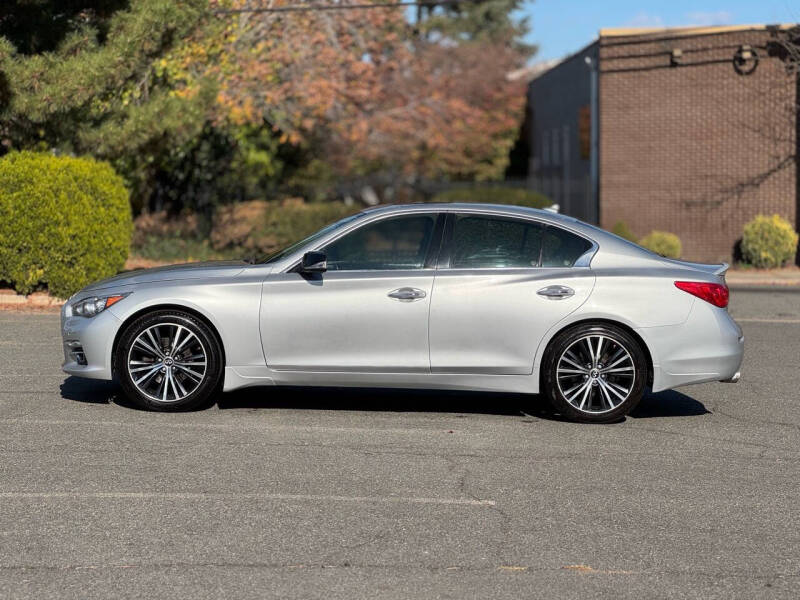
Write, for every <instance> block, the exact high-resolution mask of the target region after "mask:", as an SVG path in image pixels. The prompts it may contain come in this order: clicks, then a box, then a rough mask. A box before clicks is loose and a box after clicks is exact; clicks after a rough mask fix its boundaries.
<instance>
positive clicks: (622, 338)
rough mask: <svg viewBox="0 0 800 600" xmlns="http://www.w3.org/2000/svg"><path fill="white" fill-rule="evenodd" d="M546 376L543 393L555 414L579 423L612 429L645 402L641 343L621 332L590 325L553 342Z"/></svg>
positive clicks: (544, 367) (643, 352) (549, 350)
mask: <svg viewBox="0 0 800 600" xmlns="http://www.w3.org/2000/svg"><path fill="white" fill-rule="evenodd" d="M598 349H599V352H598ZM542 375H543V377H542V380H543V381H542V383H543V387H544V390H543V391H544V393H545V395H546V396H547V399H548V401H549V402H550V404H551V405H552V406H553V408H554V409H555V410H556V412H558V413H560V414H561V415H563V416H565V417H567V418H568V419H570V420H573V421H578V422H581V423H612V422H615V421H619V420H620V419H622V418H623V417H624V416H625V415H627V414H628V413H629V412H630V411H631V410H633V409H634V408H635V407H636V405H637V404H639V401H640V400H641V399H642V396H643V395H644V390H645V386H646V385H647V376H648V367H647V358H646V356H645V351H644V349H643V348H642V347H641V344H640V343H639V341H638V340H636V338H634V337H633V336H632V335H631V334H630V333H628V332H627V331H625V330H624V329H622V328H621V327H617V326H615V325H611V324H592V323H586V324H580V325H577V326H575V327H572V328H570V329H567V330H565V331H563V332H561V333H559V334H558V335H557V336H556V337H555V338H554V339H553V341H552V343H551V344H550V346H549V348H548V350H547V354H546V356H545V360H544V362H543V371H542Z"/></svg>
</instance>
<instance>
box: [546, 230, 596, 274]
mask: <svg viewBox="0 0 800 600" xmlns="http://www.w3.org/2000/svg"><path fill="white" fill-rule="evenodd" d="M591 247H592V245H591V243H589V242H588V241H587V240H585V239H584V238H582V237H579V236H577V235H575V234H572V233H570V232H568V231H564V230H563V229H559V228H558V227H550V226H548V227H546V228H545V230H544V235H543V237H542V263H541V266H543V267H571V266H572V265H574V264H575V261H576V260H578V259H579V258H580V257H581V255H582V254H583V253H585V252H586V251H587V250H588V249H589V248H591Z"/></svg>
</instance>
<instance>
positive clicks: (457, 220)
mask: <svg viewBox="0 0 800 600" xmlns="http://www.w3.org/2000/svg"><path fill="white" fill-rule="evenodd" d="M593 247H594V245H593V243H592V242H590V241H589V240H587V239H585V238H583V237H581V236H578V235H576V234H574V233H572V232H569V231H566V230H564V229H561V228H556V227H552V226H550V225H546V224H544V223H541V222H538V221H536V220H532V219H531V220H528V219H520V218H509V217H505V216H495V215H490V214H479V213H474V214H470V213H464V214H452V215H450V216H449V217H448V222H447V226H446V228H445V241H444V245H443V249H442V255H441V256H440V261H439V269H438V270H437V272H436V279H435V281H434V286H433V299H432V301H431V314H430V353H431V371H432V372H434V373H491V374H529V373H531V372H532V370H533V359H534V355H535V353H536V349H537V347H538V345H539V342H540V340H541V339H542V337H543V336H544V334H545V333H546V332H547V331H548V330H549V329H550V328H551V327H552V326H553V325H555V324H556V323H557V322H558V321H560V320H561V319H563V318H564V317H566V316H567V315H569V314H570V313H571V312H573V311H574V310H576V309H577V308H578V307H579V306H580V305H581V304H583V303H584V302H585V301H586V299H587V298H588V297H589V294H590V293H591V291H592V288H593V287H594V279H595V278H594V275H593V274H592V271H591V269H589V268H588V267H579V266H574V265H575V263H576V262H577V261H578V260H579V259H580V258H581V257H582V256H583V255H585V254H586V253H587V252H591V250H592V249H593Z"/></svg>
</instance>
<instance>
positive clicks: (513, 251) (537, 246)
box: [450, 215, 543, 269]
mask: <svg viewBox="0 0 800 600" xmlns="http://www.w3.org/2000/svg"><path fill="white" fill-rule="evenodd" d="M542 231H543V228H542V226H541V225H539V224H538V223H531V222H529V221H517V220H513V219H503V218H499V217H485V216H475V215H459V216H457V217H456V222H455V228H454V230H453V245H452V247H453V250H452V254H451V257H450V268H452V269H486V268H503V267H506V268H514V267H517V268H519V267H536V266H538V264H539V254H540V251H541V247H542Z"/></svg>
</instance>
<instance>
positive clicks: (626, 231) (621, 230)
mask: <svg viewBox="0 0 800 600" xmlns="http://www.w3.org/2000/svg"><path fill="white" fill-rule="evenodd" d="M611 233H613V234H614V235H618V236H619V237H621V238H622V239H624V240H628V241H629V242H633V243H634V244H638V243H639V239H638V238H637V237H636V236H635V235H634V234H633V232H632V231H631V228H630V227H628V224H627V223H626V222H625V221H617V222H616V223H614V227H612V228H611Z"/></svg>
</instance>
